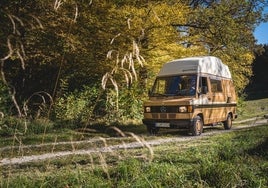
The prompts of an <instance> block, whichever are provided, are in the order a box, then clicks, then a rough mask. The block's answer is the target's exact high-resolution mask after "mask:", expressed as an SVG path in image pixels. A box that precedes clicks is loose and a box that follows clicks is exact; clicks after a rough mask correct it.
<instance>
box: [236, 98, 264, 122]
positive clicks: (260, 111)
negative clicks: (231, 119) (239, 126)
mask: <svg viewBox="0 0 268 188" xmlns="http://www.w3.org/2000/svg"><path fill="white" fill-rule="evenodd" d="M238 111H239V113H238V120H243V119H247V118H252V117H256V116H260V117H262V116H263V115H265V114H268V98H265V99H258V100H249V101H244V102H242V103H241V104H240V106H239V108H238Z"/></svg>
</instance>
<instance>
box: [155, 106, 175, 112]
mask: <svg viewBox="0 0 268 188" xmlns="http://www.w3.org/2000/svg"><path fill="white" fill-rule="evenodd" d="M151 112H152V113H178V106H152V107H151Z"/></svg>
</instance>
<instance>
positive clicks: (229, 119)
mask: <svg viewBox="0 0 268 188" xmlns="http://www.w3.org/2000/svg"><path fill="white" fill-rule="evenodd" d="M223 125H224V129H225V130H229V129H231V128H232V117H231V115H230V114H228V116H227V119H226V121H224V122H223Z"/></svg>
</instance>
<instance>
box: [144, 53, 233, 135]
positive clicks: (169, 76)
mask: <svg viewBox="0 0 268 188" xmlns="http://www.w3.org/2000/svg"><path fill="white" fill-rule="evenodd" d="M236 106H237V104H236V93H235V88H234V85H233V81H232V77H231V73H230V71H229V68H228V66H227V65H225V64H223V63H222V61H221V60H220V59H219V58H217V57H213V56H202V57H190V58H184V59H178V60H174V61H171V62H168V63H166V64H164V65H163V67H162V68H161V70H160V72H159V73H158V75H157V77H156V80H155V82H154V85H153V87H152V89H151V90H150V91H149V100H148V101H146V102H144V119H143V123H144V124H145V125H146V126H147V130H148V132H149V133H151V134H156V133H157V132H158V131H159V129H160V128H178V129H179V128H184V129H188V130H189V133H190V134H191V135H193V136H198V135H200V134H201V133H202V132H203V126H212V125H216V124H222V125H223V126H224V128H225V129H231V127H232V121H233V120H234V119H235V118H237V112H236Z"/></svg>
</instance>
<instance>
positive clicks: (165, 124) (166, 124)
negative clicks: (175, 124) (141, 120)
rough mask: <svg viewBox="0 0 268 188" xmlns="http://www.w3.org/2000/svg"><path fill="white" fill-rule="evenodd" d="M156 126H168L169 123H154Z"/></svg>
mask: <svg viewBox="0 0 268 188" xmlns="http://www.w3.org/2000/svg"><path fill="white" fill-rule="evenodd" d="M155 126H156V127H170V123H155Z"/></svg>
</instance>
